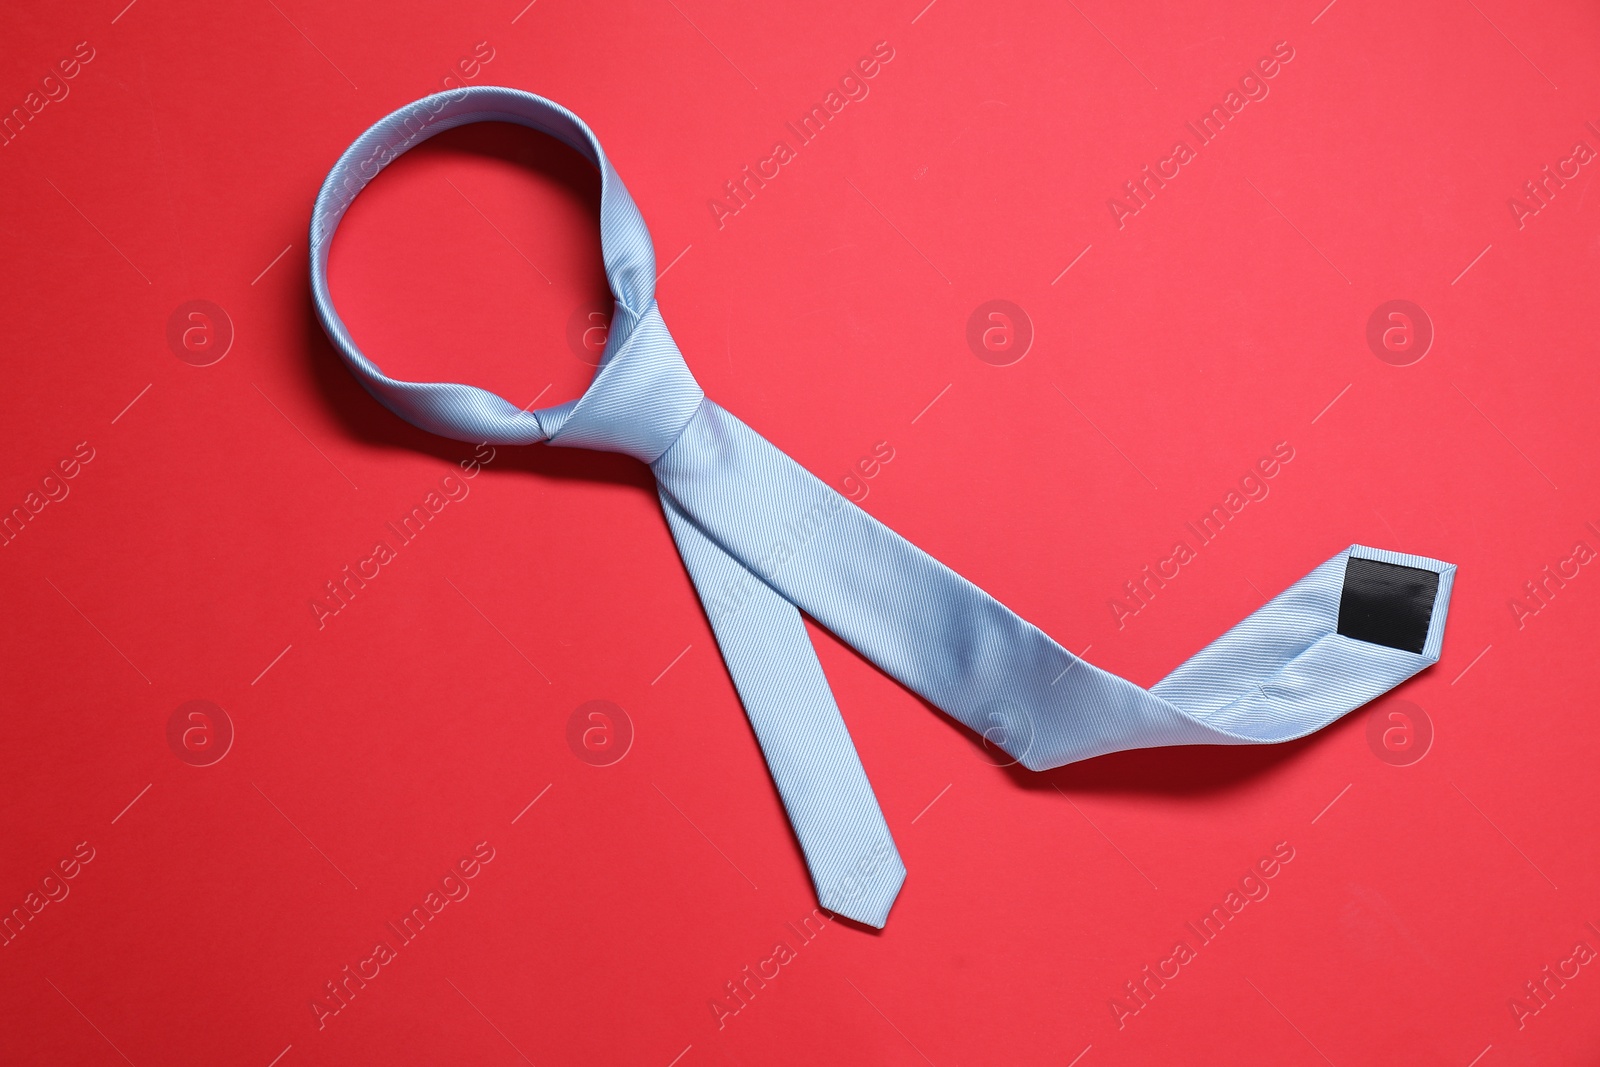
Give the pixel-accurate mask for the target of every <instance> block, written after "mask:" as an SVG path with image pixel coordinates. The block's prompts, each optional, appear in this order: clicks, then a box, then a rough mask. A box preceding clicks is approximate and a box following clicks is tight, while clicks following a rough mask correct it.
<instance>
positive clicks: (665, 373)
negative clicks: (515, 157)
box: [311, 85, 705, 463]
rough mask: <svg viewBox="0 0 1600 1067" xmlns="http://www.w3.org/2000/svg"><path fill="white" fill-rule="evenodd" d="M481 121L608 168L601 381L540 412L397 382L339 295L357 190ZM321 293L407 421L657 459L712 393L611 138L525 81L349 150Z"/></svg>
mask: <svg viewBox="0 0 1600 1067" xmlns="http://www.w3.org/2000/svg"><path fill="white" fill-rule="evenodd" d="M475 122H508V123H513V124H515V125H518V126H525V127H527V128H528V129H532V130H536V131H538V132H539V133H543V134H546V135H548V136H551V137H554V138H556V139H557V140H559V141H561V142H562V143H563V144H566V145H567V146H568V147H570V148H572V149H573V150H575V151H576V152H578V153H579V154H580V155H582V156H583V157H584V158H585V159H587V160H588V161H589V162H590V163H592V164H593V165H594V167H595V169H596V170H598V171H599V173H600V247H601V254H602V257H603V259H604V261H605V271H606V281H607V283H608V284H609V285H610V287H611V294H612V296H613V297H614V298H615V301H616V304H615V309H614V311H613V315H612V322H611V327H610V330H609V335H608V337H607V341H606V349H605V351H604V353H603V354H602V355H601V360H600V365H599V367H598V368H597V370H596V372H595V376H594V380H593V381H592V382H591V383H590V384H589V387H588V389H587V390H585V392H584V393H583V395H582V396H580V397H578V398H577V399H576V400H570V401H567V402H566V403H564V404H557V405H554V406H552V407H548V408H540V409H537V410H534V411H529V410H526V409H524V408H520V407H518V406H517V405H515V404H512V403H511V402H510V401H509V400H506V399H505V398H504V397H502V396H499V395H498V394H495V393H492V392H490V391H488V390H486V389H480V388H478V387H476V386H471V385H461V384H457V383H453V382H407V381H401V380H399V379H395V378H391V377H389V376H388V375H386V374H384V373H383V370H382V369H381V368H380V367H379V366H378V365H377V364H376V363H375V362H373V361H372V360H371V359H370V358H369V357H368V356H367V355H366V354H365V353H364V352H362V351H361V348H360V346H359V345H357V344H356V342H355V338H354V337H352V336H351V334H350V331H349V329H348V328H347V327H346V326H345V324H344V320H343V319H342V318H341V317H340V316H339V312H338V309H337V308H336V307H335V305H334V303H333V297H332V294H331V293H330V292H329V289H328V252H329V249H330V247H331V246H332V244H333V235H334V233H335V231H336V230H337V229H338V227H339V223H340V221H341V220H342V219H343V218H344V214H345V212H346V211H347V210H348V209H349V207H350V204H351V203H352V202H353V201H354V200H355V198H356V195H357V194H359V193H360V192H361V190H362V189H363V188H365V187H366V185H367V183H368V182H370V181H371V180H372V179H373V178H375V177H377V176H378V174H379V173H380V172H381V171H382V170H383V168H384V167H387V166H388V165H389V164H390V163H392V162H394V160H396V159H398V158H399V157H400V156H401V155H403V154H404V153H405V152H406V151H408V150H409V149H412V148H415V147H416V146H417V145H419V144H421V143H422V142H423V141H426V140H427V139H428V138H430V137H435V136H437V135H438V134H441V133H443V132H445V131H446V130H451V129H454V128H456V127H457V126H465V125H468V124H470V123H475ZM311 294H312V301H313V303H314V305H315V307H316V311H317V315H318V317H319V318H320V319H321V320H322V325H323V327H324V329H325V330H326V332H327V334H328V338H329V340H330V341H332V342H333V345H334V347H335V348H336V349H337V350H338V352H339V354H340V356H341V357H343V359H344V361H345V363H346V364H348V365H349V367H350V369H351V370H352V371H353V372H355V375H356V378H357V379H358V380H359V381H360V382H361V384H362V385H363V386H364V387H365V388H366V390H367V391H368V392H369V393H371V394H372V395H373V396H374V397H375V398H376V399H377V400H378V401H379V403H381V404H383V405H384V406H385V407H387V408H388V409H389V410H390V411H392V412H394V413H395V414H396V415H399V416H400V417H401V418H403V419H406V420H407V421H409V422H411V423H413V424H415V425H417V426H419V427H421V428H422V429H424V430H427V431H429V432H431V433H435V434H439V435H440V436H443V437H450V438H453V439H455V440H458V441H469V442H473V443H478V442H487V443H490V444H497V445H528V444H537V443H540V442H549V443H550V444H555V445H565V446H569V447H576V448H596V449H602V450H604V451H610V452H623V453H626V454H628V455H632V456H635V457H637V458H639V459H642V460H643V461H644V462H646V463H650V462H653V461H654V460H655V459H656V458H657V457H659V456H660V455H661V453H662V452H664V451H666V449H667V447H668V446H670V445H671V444H672V442H673V441H674V440H675V439H676V438H677V436H678V434H680V433H681V432H682V430H683V428H684V427H685V426H686V425H687V424H688V422H689V420H690V419H691V418H692V417H693V416H694V413H695V410H696V409H697V408H698V407H699V404H700V401H701V400H702V399H704V396H705V394H704V392H702V391H701V390H700V387H699V385H698V384H697V383H696V382H695V380H694V376H693V375H692V374H690V373H689V368H688V366H687V364H685V363H684V360H683V356H682V354H681V353H679V351H678V346H677V344H676V343H674V341H673V340H672V334H671V333H670V332H669V331H668V330H667V327H666V323H665V322H664V321H662V318H661V311H660V308H658V307H657V306H656V298H655V297H656V257H655V246H654V244H653V243H652V241H651V239H650V231H649V229H648V228H647V227H646V226H645V222H644V218H643V216H641V215H640V214H639V208H638V206H637V205H636V204H635V203H634V202H633V197H632V196H630V195H629V193H628V189H627V186H625V185H624V184H623V182H622V179H621V178H620V177H619V176H618V175H617V172H616V169H615V168H614V167H612V165H611V161H610V160H609V159H607V158H606V154H605V152H604V150H603V149H602V148H601V147H600V141H599V139H598V138H596V137H595V135H594V132H593V131H592V130H590V129H589V127H588V126H587V125H586V124H585V123H584V121H583V120H582V119H580V118H578V116H576V115H574V114H573V113H572V112H570V111H568V110H567V109H566V108H564V107H562V106H561V105H560V104H557V103H555V102H553V101H550V100H546V99H544V98H543V97H539V96H535V95H534V94H532V93H528V92H523V91H522V90H520V89H507V88H504V87H501V86H493V85H486V86H467V87H464V88H461V89H452V90H450V91H449V92H443V93H436V94H434V95H433V96H429V97H425V98H423V99H421V100H418V101H416V102H414V103H411V104H408V105H406V106H405V107H402V108H399V109H397V110H395V111H393V112H391V113H390V114H388V115H386V116H385V117H383V118H382V119H380V120H378V121H377V122H376V123H374V124H373V125H372V127H371V128H369V129H368V130H367V131H366V132H365V133H363V134H362V135H361V136H360V137H358V138H357V139H356V140H355V142H354V143H353V144H351V145H350V147H349V148H347V149H345V151H344V153H343V154H342V155H341V156H340V157H339V160H338V162H336V163H335V164H334V165H333V168H332V169H331V170H330V171H329V172H328V177H327V179H326V180H325V181H324V182H323V184H322V188H321V190H320V191H319V192H318V194H317V201H316V205H315V206H314V208H313V210H312V217H311Z"/></svg>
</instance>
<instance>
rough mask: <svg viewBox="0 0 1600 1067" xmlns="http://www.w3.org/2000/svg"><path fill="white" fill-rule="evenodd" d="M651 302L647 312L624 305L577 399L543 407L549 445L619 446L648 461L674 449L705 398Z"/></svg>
mask: <svg viewBox="0 0 1600 1067" xmlns="http://www.w3.org/2000/svg"><path fill="white" fill-rule="evenodd" d="M705 395H706V394H705V392H704V391H702V390H701V388H700V385H699V383H698V382H696V381H695V380H694V375H693V374H691V373H689V367H688V365H687V364H686V363H684V361H683V355H682V353H680V352H679V351H678V345H677V343H676V342H674V341H673V339H672V334H671V333H670V332H669V331H668V330H667V324H666V323H665V322H664V321H662V318H661V309H660V308H659V307H657V306H656V302H655V301H654V300H651V301H650V306H649V307H647V308H646V309H645V310H644V312H643V313H642V314H640V313H636V312H633V311H631V310H629V309H627V308H624V307H623V306H622V305H621V304H620V303H619V304H618V306H617V310H616V313H615V315H614V316H613V322H612V329H611V336H610V340H608V342H607V345H606V351H605V353H604V354H603V355H602V357H601V360H600V367H599V369H598V370H596V371H595V375H594V381H592V382H590V383H589V388H588V389H586V390H585V391H584V394H583V395H582V396H580V397H579V398H578V399H576V400H574V401H571V402H569V403H566V404H560V405H557V406H556V407H553V408H546V409H543V410H541V411H540V412H539V424H540V425H541V426H543V427H544V431H545V433H547V434H548V435H549V443H550V444H552V445H561V446H564V447H568V448H593V449H598V450H600V451H604V452H621V453H623V454H625V455H629V456H633V457H634V458H635V459H639V460H642V461H644V462H645V463H654V462H655V461H656V459H657V458H658V457H659V456H660V455H661V454H662V453H663V452H665V451H666V450H667V449H668V448H670V447H672V443H673V442H674V441H676V440H677V439H678V435H679V434H681V433H683V430H684V427H686V426H688V425H689V422H690V420H692V419H693V418H694V416H695V413H696V412H697V411H699V409H700V402H701V401H702V400H704V399H705Z"/></svg>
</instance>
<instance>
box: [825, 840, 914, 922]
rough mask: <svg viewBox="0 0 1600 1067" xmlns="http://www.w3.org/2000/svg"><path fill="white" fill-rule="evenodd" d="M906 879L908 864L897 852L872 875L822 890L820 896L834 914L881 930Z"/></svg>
mask: <svg viewBox="0 0 1600 1067" xmlns="http://www.w3.org/2000/svg"><path fill="white" fill-rule="evenodd" d="M905 881H906V867H905V864H904V863H901V862H900V857H899V855H895V856H893V857H892V862H885V863H884V864H883V865H882V866H881V867H880V868H879V869H878V870H877V871H875V872H874V873H873V876H872V878H871V879H869V880H865V881H857V882H854V883H852V884H850V885H848V886H847V887H838V888H830V889H826V890H823V891H821V892H819V893H818V894H817V899H818V901H819V902H820V903H821V904H822V906H823V907H824V908H826V909H828V910H829V911H831V912H833V913H834V914H835V915H842V916H844V917H845V918H846V919H854V920H855V921H856V922H858V923H864V924H866V925H867V926H871V927H874V928H876V929H879V930H882V929H883V927H884V925H885V924H886V923H887V922H888V921H889V909H890V908H892V907H894V902H895V898H896V897H898V896H899V895H900V887H901V886H903V885H905Z"/></svg>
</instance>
